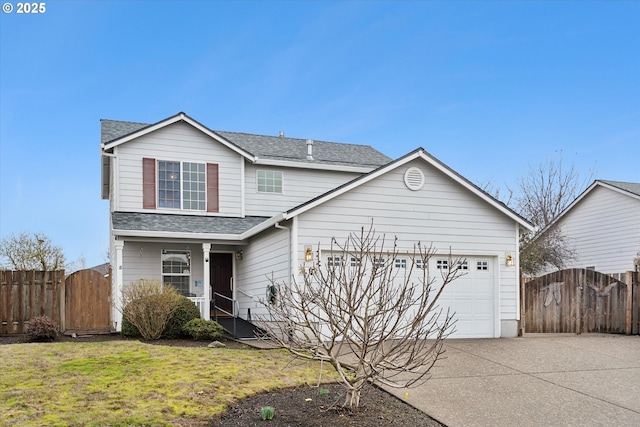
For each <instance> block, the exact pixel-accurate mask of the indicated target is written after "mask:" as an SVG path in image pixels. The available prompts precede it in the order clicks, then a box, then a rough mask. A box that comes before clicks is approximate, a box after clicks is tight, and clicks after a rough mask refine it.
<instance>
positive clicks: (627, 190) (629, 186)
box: [541, 179, 640, 234]
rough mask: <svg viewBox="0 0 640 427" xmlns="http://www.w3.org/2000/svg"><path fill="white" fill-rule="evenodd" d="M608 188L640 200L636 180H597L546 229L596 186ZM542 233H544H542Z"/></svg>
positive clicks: (639, 190)
mask: <svg viewBox="0 0 640 427" xmlns="http://www.w3.org/2000/svg"><path fill="white" fill-rule="evenodd" d="M598 187H600V188H606V189H608V190H611V191H615V192H617V193H620V194H623V195H625V196H629V197H632V198H634V199H637V200H640V183H635V182H620V181H605V180H598V179H597V180H595V181H593V183H592V184H591V185H590V186H589V187H588V188H587V189H586V190H584V191H583V192H582V194H580V195H579V196H578V197H576V199H575V200H574V201H573V202H571V204H570V205H569V206H567V207H566V208H565V209H564V210H563V211H562V212H561V213H560V215H558V216H557V217H556V218H555V219H554V220H553V221H551V222H550V223H549V225H547V226H546V227H545V230H546V229H548V228H550V227H551V226H553V225H555V224H556V223H557V222H558V221H560V219H561V218H563V217H564V216H565V215H567V213H569V212H570V211H571V210H573V209H574V207H575V206H576V205H578V204H579V203H580V201H582V200H583V199H584V198H585V197H588V196H589V195H590V194H591V193H592V192H593V191H594V190H595V189H596V188H598ZM541 234H542V233H541Z"/></svg>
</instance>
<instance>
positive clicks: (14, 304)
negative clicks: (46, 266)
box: [0, 270, 64, 334]
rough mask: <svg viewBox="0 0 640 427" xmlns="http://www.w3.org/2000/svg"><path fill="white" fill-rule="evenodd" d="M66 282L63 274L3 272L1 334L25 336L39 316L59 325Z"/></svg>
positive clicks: (60, 272) (0, 296)
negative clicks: (30, 324) (32, 321)
mask: <svg viewBox="0 0 640 427" xmlns="http://www.w3.org/2000/svg"><path fill="white" fill-rule="evenodd" d="M63 282H64V271H51V272H46V271H8V270H2V271H0V334H22V333H24V331H25V329H26V326H27V325H28V323H29V320H30V319H32V318H33V317H37V316H48V317H50V318H51V319H53V321H55V322H56V323H58V324H59V325H60V324H61V320H62V317H61V312H60V299H61V298H60V295H61V292H62V289H63Z"/></svg>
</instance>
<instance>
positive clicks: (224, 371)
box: [0, 341, 336, 426]
mask: <svg viewBox="0 0 640 427" xmlns="http://www.w3.org/2000/svg"><path fill="white" fill-rule="evenodd" d="M0 360H1V361H2V362H1V364H0V425H19V426H41V425H47V426H56V425H58V426H67V425H77V426H80V425H82V426H131V425H154V426H155V425H181V426H200V425H207V424H209V423H210V422H211V420H212V419H213V418H214V417H215V416H216V415H218V414H220V413H222V412H223V411H224V409H225V408H226V406H227V405H228V404H229V403H231V402H233V401H234V400H235V399H240V398H243V397H246V396H248V395H252V394H255V393H257V392H260V391H265V390H270V389H274V388H280V387H289V386H295V385H300V384H315V383H317V381H318V375H319V364H317V363H315V362H309V361H301V360H295V361H293V362H292V357H291V355H290V353H288V352H286V351H284V350H254V349H249V350H237V349H228V348H216V349H212V348H206V347H204V348H203V347H169V346H162V345H150V344H145V343H141V342H138V341H105V342H96V343H78V342H60V343H55V342H54V343H33V344H11V345H2V346H0ZM324 366H325V369H324V371H325V372H323V378H324V379H327V380H330V379H333V380H335V378H336V377H335V375H334V374H333V368H326V366H327V365H324ZM328 369H331V372H332V373H330V374H329V373H327V372H326V371H327V370H328ZM256 416H259V415H256Z"/></svg>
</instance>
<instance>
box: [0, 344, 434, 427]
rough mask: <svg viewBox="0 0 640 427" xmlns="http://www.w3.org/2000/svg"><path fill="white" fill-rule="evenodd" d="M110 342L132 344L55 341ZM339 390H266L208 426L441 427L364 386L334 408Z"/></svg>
mask: <svg viewBox="0 0 640 427" xmlns="http://www.w3.org/2000/svg"><path fill="white" fill-rule="evenodd" d="M111 340H134V341H142V340H138V339H135V338H124V337H122V336H121V335H120V334H110V335H87V336H79V337H77V338H72V337H70V336H67V335H61V336H59V337H58V339H57V342H101V341H111ZM222 341H223V342H224V344H225V345H226V346H227V347H228V348H238V349H249V348H252V347H249V346H247V345H246V344H243V343H241V342H238V341H235V340H233V339H230V338H228V339H225V340H222ZM25 342H27V341H26V340H25V338H24V336H22V335H10V336H6V335H5V336H0V345H3V344H17V343H25ZM142 342H145V343H147V344H154V345H169V346H180V347H206V346H207V345H208V344H209V343H208V342H206V341H194V340H187V339H175V340H167V339H161V340H156V341H142ZM344 398H345V389H344V388H343V387H342V385H340V384H328V385H325V384H323V385H321V386H320V387H312V386H305V387H296V388H288V389H282V390H272V391H269V392H265V393H262V394H259V395H255V396H252V397H249V398H246V399H240V400H238V401H237V402H235V403H234V404H232V405H231V406H230V407H229V408H228V410H227V412H225V413H224V414H222V416H221V417H219V418H218V419H216V420H212V424H210V425H211V426H212V427H213V426H216V427H231V426H236V427H237V426H243V427H252V426H260V427H381V426H398V427H399V426H403V427H405V426H410V427H421V426H424V427H445V426H444V424H441V423H439V422H438V421H436V420H434V419H432V418H431V417H429V416H428V415H427V414H425V413H424V412H420V411H418V410H417V409H415V408H413V407H412V406H410V405H408V404H407V403H405V402H403V401H402V400H400V399H398V398H396V397H395V396H393V395H391V394H389V393H387V392H385V391H384V390H381V389H379V388H378V387H375V386H367V387H366V388H365V390H363V393H362V397H361V400H360V402H361V406H360V408H359V410H358V412H357V413H352V412H350V411H347V410H344V409H340V408H339V406H340V404H341V403H342V402H343V401H344ZM265 406H272V407H274V408H275V416H274V417H273V419H271V420H267V421H263V420H262V418H261V415H260V414H261V408H262V407H265Z"/></svg>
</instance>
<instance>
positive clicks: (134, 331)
mask: <svg viewBox="0 0 640 427" xmlns="http://www.w3.org/2000/svg"><path fill="white" fill-rule="evenodd" d="M120 333H121V334H122V336H123V337H139V336H140V331H139V330H138V328H136V327H135V326H134V325H132V324H131V322H129V321H128V320H127V318H126V317H122V331H121V332H120Z"/></svg>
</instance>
